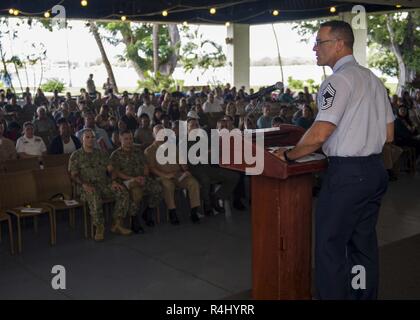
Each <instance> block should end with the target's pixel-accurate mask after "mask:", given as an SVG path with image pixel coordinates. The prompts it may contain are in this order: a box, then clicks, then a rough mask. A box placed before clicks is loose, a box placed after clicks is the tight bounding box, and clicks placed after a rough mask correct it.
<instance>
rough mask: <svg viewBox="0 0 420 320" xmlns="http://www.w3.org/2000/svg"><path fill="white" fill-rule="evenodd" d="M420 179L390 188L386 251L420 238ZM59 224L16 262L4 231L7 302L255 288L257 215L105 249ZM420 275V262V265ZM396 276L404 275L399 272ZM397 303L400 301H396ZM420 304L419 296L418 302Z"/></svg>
mask: <svg viewBox="0 0 420 320" xmlns="http://www.w3.org/2000/svg"><path fill="white" fill-rule="evenodd" d="M419 185H420V176H408V175H405V174H402V175H401V177H400V179H399V180H398V181H396V182H392V183H390V185H389V190H388V192H387V194H386V197H385V199H384V201H383V206H382V210H381V214H380V218H379V222H378V227H377V230H378V239H379V244H380V246H384V245H388V244H391V243H394V242H396V241H399V240H401V239H405V238H408V237H410V236H413V235H416V234H420V202H419V201H418V198H419V196H418V194H419V191H418V190H419ZM65 217H66V215H63V216H62V217H59V218H58V232H57V235H58V239H57V245H56V246H54V247H51V246H50V245H49V244H48V234H49V230H48V221H47V219H41V221H40V230H39V233H38V234H34V232H33V230H32V228H31V225H30V223H28V224H27V226H26V228H25V230H24V242H23V253H22V254H21V255H16V256H11V255H10V254H9V251H8V249H9V247H8V241H7V232H6V227H5V225H4V224H3V229H2V230H3V243H2V244H0V299H223V298H227V297H238V298H246V297H247V296H249V290H250V288H251V224H250V213H249V211H246V212H236V211H233V213H232V216H231V217H229V218H227V217H225V215H217V216H214V217H210V218H207V217H206V218H203V219H202V221H201V223H200V224H199V225H193V224H192V223H191V222H190V221H189V219H188V216H187V215H186V214H184V215H181V217H180V218H181V224H180V225H179V226H172V225H169V224H167V223H162V224H160V225H159V226H156V227H155V228H153V229H152V228H147V229H146V231H147V232H146V234H144V235H132V236H129V237H122V236H115V235H113V234H110V233H109V232H108V233H107V234H106V239H105V241H104V242H102V243H95V242H93V241H92V240H85V239H84V238H83V237H82V226H81V222H80V220H79V221H78V224H77V226H76V229H75V230H73V229H70V228H69V227H68V223H67V220H66V219H65ZM418 264H419V268H420V261H418ZM54 265H62V266H64V267H65V269H66V289H65V290H53V289H52V287H51V280H52V278H53V277H54V275H53V274H52V273H51V269H52V267H53V266H54ZM396 272H397V270H396ZM396 296H397V297H398V294H396ZM417 296H420V292H418V295H417ZM413 298H414V297H413Z"/></svg>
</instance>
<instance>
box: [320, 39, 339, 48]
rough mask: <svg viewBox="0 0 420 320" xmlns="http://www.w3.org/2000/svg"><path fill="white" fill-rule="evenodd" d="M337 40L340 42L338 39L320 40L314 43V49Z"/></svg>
mask: <svg viewBox="0 0 420 320" xmlns="http://www.w3.org/2000/svg"><path fill="white" fill-rule="evenodd" d="M337 40H340V39H328V40H322V41H321V40H316V41H315V42H314V47H319V46H320V45H321V44H323V43H326V42H330V41H337Z"/></svg>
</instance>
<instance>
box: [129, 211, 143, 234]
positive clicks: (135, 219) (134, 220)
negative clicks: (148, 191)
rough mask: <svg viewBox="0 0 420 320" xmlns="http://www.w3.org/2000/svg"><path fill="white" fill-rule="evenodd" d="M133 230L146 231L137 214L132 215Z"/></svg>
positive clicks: (135, 231)
mask: <svg viewBox="0 0 420 320" xmlns="http://www.w3.org/2000/svg"><path fill="white" fill-rule="evenodd" d="M131 230H133V232H134V233H144V229H143V227H142V226H141V224H140V219H139V217H138V216H137V215H135V216H132V217H131Z"/></svg>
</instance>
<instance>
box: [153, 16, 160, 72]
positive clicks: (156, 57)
mask: <svg viewBox="0 0 420 320" xmlns="http://www.w3.org/2000/svg"><path fill="white" fill-rule="evenodd" d="M152 41H153V72H154V73H155V76H156V73H157V72H158V71H159V24H158V23H154V24H153V38H152Z"/></svg>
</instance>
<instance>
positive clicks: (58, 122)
mask: <svg viewBox="0 0 420 320" xmlns="http://www.w3.org/2000/svg"><path fill="white" fill-rule="evenodd" d="M65 123H67V124H70V123H69V121H68V120H67V119H66V118H60V119H58V120H57V126H59V125H61V124H65Z"/></svg>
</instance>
